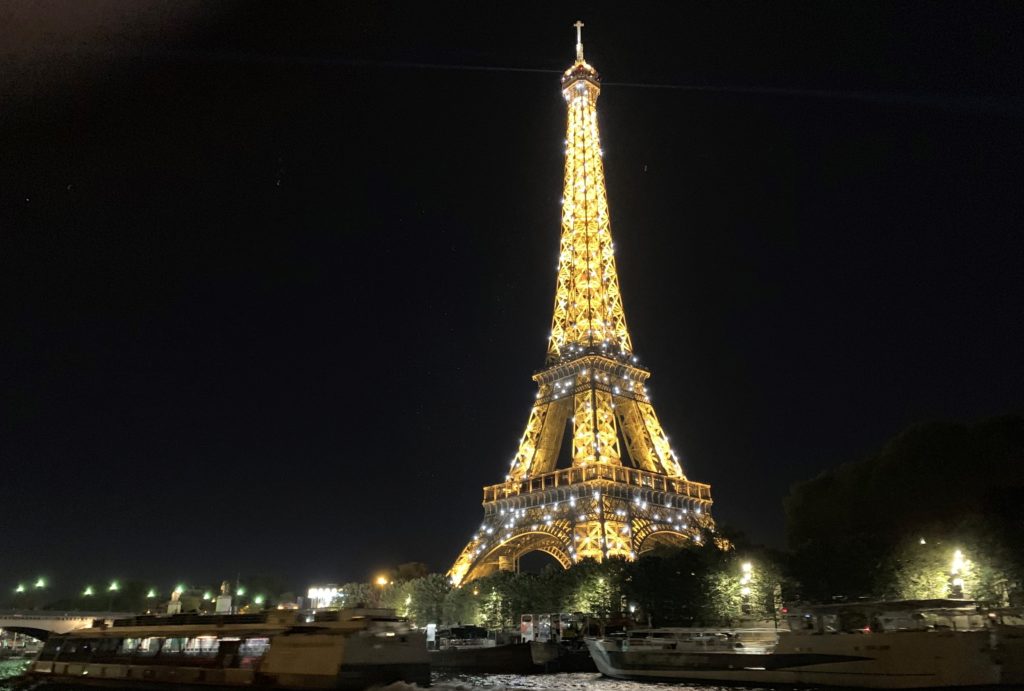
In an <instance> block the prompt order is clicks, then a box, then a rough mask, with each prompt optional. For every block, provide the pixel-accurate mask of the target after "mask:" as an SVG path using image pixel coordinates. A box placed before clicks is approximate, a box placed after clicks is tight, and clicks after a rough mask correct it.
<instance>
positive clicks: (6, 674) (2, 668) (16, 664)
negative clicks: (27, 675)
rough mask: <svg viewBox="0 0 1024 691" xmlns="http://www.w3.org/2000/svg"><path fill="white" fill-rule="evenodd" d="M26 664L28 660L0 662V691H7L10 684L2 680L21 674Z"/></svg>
mask: <svg viewBox="0 0 1024 691" xmlns="http://www.w3.org/2000/svg"><path fill="white" fill-rule="evenodd" d="M28 663H29V661H28V660H0V689H3V690H4V691H7V689H9V688H10V684H8V683H5V681H4V680H5V679H10V678H11V677H16V676H18V675H19V674H21V673H22V671H23V670H24V669H25V668H26V667H28Z"/></svg>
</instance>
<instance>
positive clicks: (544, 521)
mask: <svg viewBox="0 0 1024 691" xmlns="http://www.w3.org/2000/svg"><path fill="white" fill-rule="evenodd" d="M609 350H610V348H609V346H608V345H606V344H602V345H601V346H598V347H590V348H583V347H573V348H572V349H571V351H576V352H577V353H578V355H576V356H575V357H574V356H569V357H567V358H566V359H564V360H563V361H561V362H558V363H556V364H554V365H553V366H551V367H548V368H547V369H545V370H543V371H541V372H539V373H537V374H536V375H534V377H533V378H534V380H535V381H536V382H537V383H538V385H539V390H538V392H537V399H536V401H535V402H534V405H533V408H532V410H531V412H530V417H529V421H528V423H527V429H526V431H525V433H524V434H523V437H522V439H521V440H520V444H519V450H518V452H517V454H516V457H515V458H514V459H513V460H512V465H511V467H510V468H509V474H508V475H506V479H505V482H502V483H499V484H496V485H491V486H488V487H485V488H484V496H483V506H484V521H483V523H482V524H481V525H480V528H479V530H477V532H476V533H475V534H474V535H473V538H472V539H471V540H470V542H469V544H467V545H466V547H465V548H464V549H463V551H462V554H461V555H459V558H458V559H457V560H456V562H455V565H454V566H453V567H452V569H451V571H450V572H449V575H450V576H451V578H452V580H453V582H455V583H462V582H467V581H471V580H475V579H477V578H480V577H483V576H487V575H489V574H491V573H494V572H495V571H498V570H516V569H517V568H518V561H519V558H520V557H521V556H522V555H524V554H527V553H529V552H535V551H539V552H545V553H547V554H549V555H550V556H552V557H553V558H555V559H556V560H557V561H558V562H559V563H560V564H561V565H562V566H563V567H566V568H568V567H569V566H570V565H572V564H573V563H575V562H577V561H579V560H581V559H585V558H593V559H596V560H598V561H602V560H604V559H606V558H615V557H621V558H625V559H628V560H632V559H635V558H637V556H638V555H640V554H642V553H643V552H646V551H648V550H650V549H653V548H654V547H656V546H658V545H659V544H666V543H668V544H696V543H699V542H700V540H701V539H702V534H703V533H704V532H705V531H707V530H711V529H713V528H714V523H713V521H712V519H711V512H710V509H711V487H710V486H709V485H706V484H703V483H699V482H692V481H690V480H688V479H687V478H686V477H685V476H684V475H683V473H682V469H681V467H680V465H679V462H678V460H677V459H676V456H675V453H674V452H673V451H672V449H671V447H670V446H669V443H668V438H667V437H666V436H665V434H664V432H663V431H662V429H661V425H660V423H659V422H658V419H657V416H656V415H655V412H654V408H653V406H652V405H651V403H650V400H649V399H648V397H647V392H646V388H645V386H644V382H645V381H646V380H647V377H648V376H649V372H647V370H645V369H642V368H640V367H638V366H636V365H635V364H634V363H633V360H634V358H633V357H632V356H630V355H629V354H628V353H625V352H622V351H619V352H618V353H616V354H615V355H610V354H609V353H608V351H609ZM570 427H571V429H572V435H573V437H572V450H573V453H572V466H571V467H568V468H562V469H557V468H556V465H557V460H558V453H559V450H560V449H561V447H562V445H563V436H564V434H565V431H566V430H567V428H570ZM620 437H621V439H622V440H623V441H624V442H625V452H626V460H627V461H631V464H632V467H630V466H628V465H625V464H624V463H623V455H622V449H621V448H620V443H619V441H620Z"/></svg>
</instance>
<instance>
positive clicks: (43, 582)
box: [36, 576, 46, 588]
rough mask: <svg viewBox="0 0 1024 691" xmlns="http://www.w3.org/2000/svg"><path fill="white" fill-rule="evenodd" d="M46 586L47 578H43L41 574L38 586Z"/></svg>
mask: <svg viewBox="0 0 1024 691" xmlns="http://www.w3.org/2000/svg"><path fill="white" fill-rule="evenodd" d="M45 587H46V579H45V578H43V577H42V576H40V577H39V578H38V579H36V588H45Z"/></svg>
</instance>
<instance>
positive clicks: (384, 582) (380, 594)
mask: <svg viewBox="0 0 1024 691" xmlns="http://www.w3.org/2000/svg"><path fill="white" fill-rule="evenodd" d="M375 582H376V584H377V585H378V586H379V587H380V590H378V591H377V606H378V607H380V606H381V603H382V602H383V601H384V588H386V587H387V586H388V584H389V583H390V582H391V581H389V580H388V577H387V576H377V580H376V581H375Z"/></svg>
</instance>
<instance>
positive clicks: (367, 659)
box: [26, 608, 430, 689]
mask: <svg viewBox="0 0 1024 691" xmlns="http://www.w3.org/2000/svg"><path fill="white" fill-rule="evenodd" d="M26 680H27V681H28V682H30V683H32V684H33V687H34V688H39V687H40V686H60V687H67V686H79V685H81V686H103V687H118V688H132V689H140V688H142V689H158V688H172V687H173V688H175V689H179V688H197V689H198V688H233V687H241V686H245V687H257V688H266V689H325V688H332V689H362V688H366V687H369V686H372V685H374V684H388V683H392V682H397V681H403V682H408V683H415V684H419V685H422V686H426V685H429V683H430V665H429V662H428V659H427V649H426V639H425V636H424V634H423V633H420V632H416V631H414V630H412V629H411V628H410V627H409V626H408V624H407V623H406V622H405V620H403V619H400V618H398V617H396V616H394V613H393V612H392V611H391V610H385V609H366V608H360V609H345V610H341V611H321V612H316V613H303V612H294V611H271V612H262V613H258V614H241V615H215V616H208V615H171V616H142V617H135V618H133V619H126V620H118V621H115V622H113V623H112V624H111V625H102V624H101V625H98V626H94V627H92V628H85V629H78V630H76V631H72V632H70V633H68V634H64V635H58V636H52V637H50V639H49V640H47V642H46V645H44V646H43V649H42V650H41V651H40V653H39V655H38V656H37V657H36V659H35V660H33V661H32V663H31V664H30V665H29V668H28V670H27V671H26Z"/></svg>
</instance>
